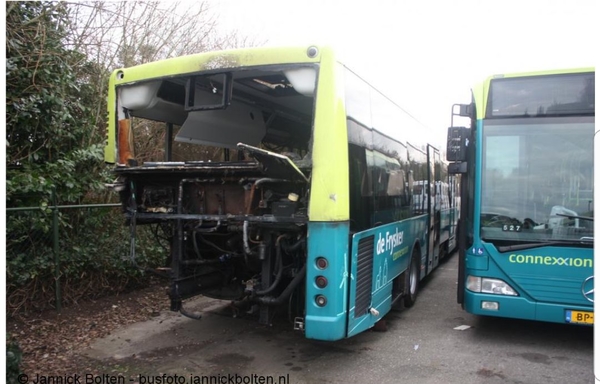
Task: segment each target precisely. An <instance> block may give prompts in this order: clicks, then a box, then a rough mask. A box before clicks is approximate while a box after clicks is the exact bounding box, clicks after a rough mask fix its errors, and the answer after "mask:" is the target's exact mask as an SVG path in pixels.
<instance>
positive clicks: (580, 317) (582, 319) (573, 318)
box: [565, 310, 594, 325]
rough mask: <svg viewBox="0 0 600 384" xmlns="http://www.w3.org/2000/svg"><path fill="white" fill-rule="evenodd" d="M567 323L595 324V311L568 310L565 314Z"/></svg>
mask: <svg viewBox="0 0 600 384" xmlns="http://www.w3.org/2000/svg"><path fill="white" fill-rule="evenodd" d="M565 319H566V320H567V323H572V324H590V325H593V324H594V312H585V311H569V310H568V311H567V312H566V314H565Z"/></svg>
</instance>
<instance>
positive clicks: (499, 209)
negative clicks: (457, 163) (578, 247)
mask: <svg viewBox="0 0 600 384" xmlns="http://www.w3.org/2000/svg"><path fill="white" fill-rule="evenodd" d="M593 134H594V118H593V117H561V118H555V119H551V120H548V119H537V118H529V119H510V120H509V119H502V120H485V121H484V123H483V129H482V135H483V161H482V169H481V176H482V179H481V180H482V182H481V216H480V226H481V237H482V238H483V239H485V240H487V241H490V242H492V243H495V244H497V245H498V244H500V245H510V244H519V243H521V244H522V243H524V242H525V243H528V242H533V243H536V242H559V243H562V242H565V243H569V244H570V245H571V244H583V245H587V246H590V247H591V246H592V240H593V200H592V196H593V192H592V187H593V143H592V140H590V137H592V136H593Z"/></svg>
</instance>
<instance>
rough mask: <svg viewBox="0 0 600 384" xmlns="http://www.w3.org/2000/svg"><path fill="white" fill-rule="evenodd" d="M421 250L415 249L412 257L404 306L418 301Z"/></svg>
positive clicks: (407, 276) (410, 305)
mask: <svg viewBox="0 0 600 384" xmlns="http://www.w3.org/2000/svg"><path fill="white" fill-rule="evenodd" d="M419 271H420V268H419V252H418V251H417V250H414V251H413V253H412V256H411V258H410V265H409V266H408V273H407V274H406V283H405V284H406V285H405V287H406V291H405V292H404V306H405V307H407V308H410V307H412V306H413V305H414V304H415V301H417V293H418V292H419Z"/></svg>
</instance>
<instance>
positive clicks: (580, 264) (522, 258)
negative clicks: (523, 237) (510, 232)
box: [508, 254, 594, 268]
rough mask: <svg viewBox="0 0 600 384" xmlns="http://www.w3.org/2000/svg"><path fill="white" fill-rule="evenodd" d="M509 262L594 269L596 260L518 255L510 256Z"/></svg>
mask: <svg viewBox="0 0 600 384" xmlns="http://www.w3.org/2000/svg"><path fill="white" fill-rule="evenodd" d="M508 261H509V262H511V263H515V264H541V265H558V266H564V267H577V268H592V267H593V266H594V260H592V259H583V258H581V257H557V256H534V255H516V254H512V255H510V256H508Z"/></svg>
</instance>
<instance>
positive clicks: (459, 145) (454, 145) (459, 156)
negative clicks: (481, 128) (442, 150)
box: [446, 127, 469, 161]
mask: <svg viewBox="0 0 600 384" xmlns="http://www.w3.org/2000/svg"><path fill="white" fill-rule="evenodd" d="M468 133H469V129H468V128H465V127H450V128H448V142H447V146H446V160H448V161H466V160H467V146H468V145H469V139H468Z"/></svg>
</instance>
